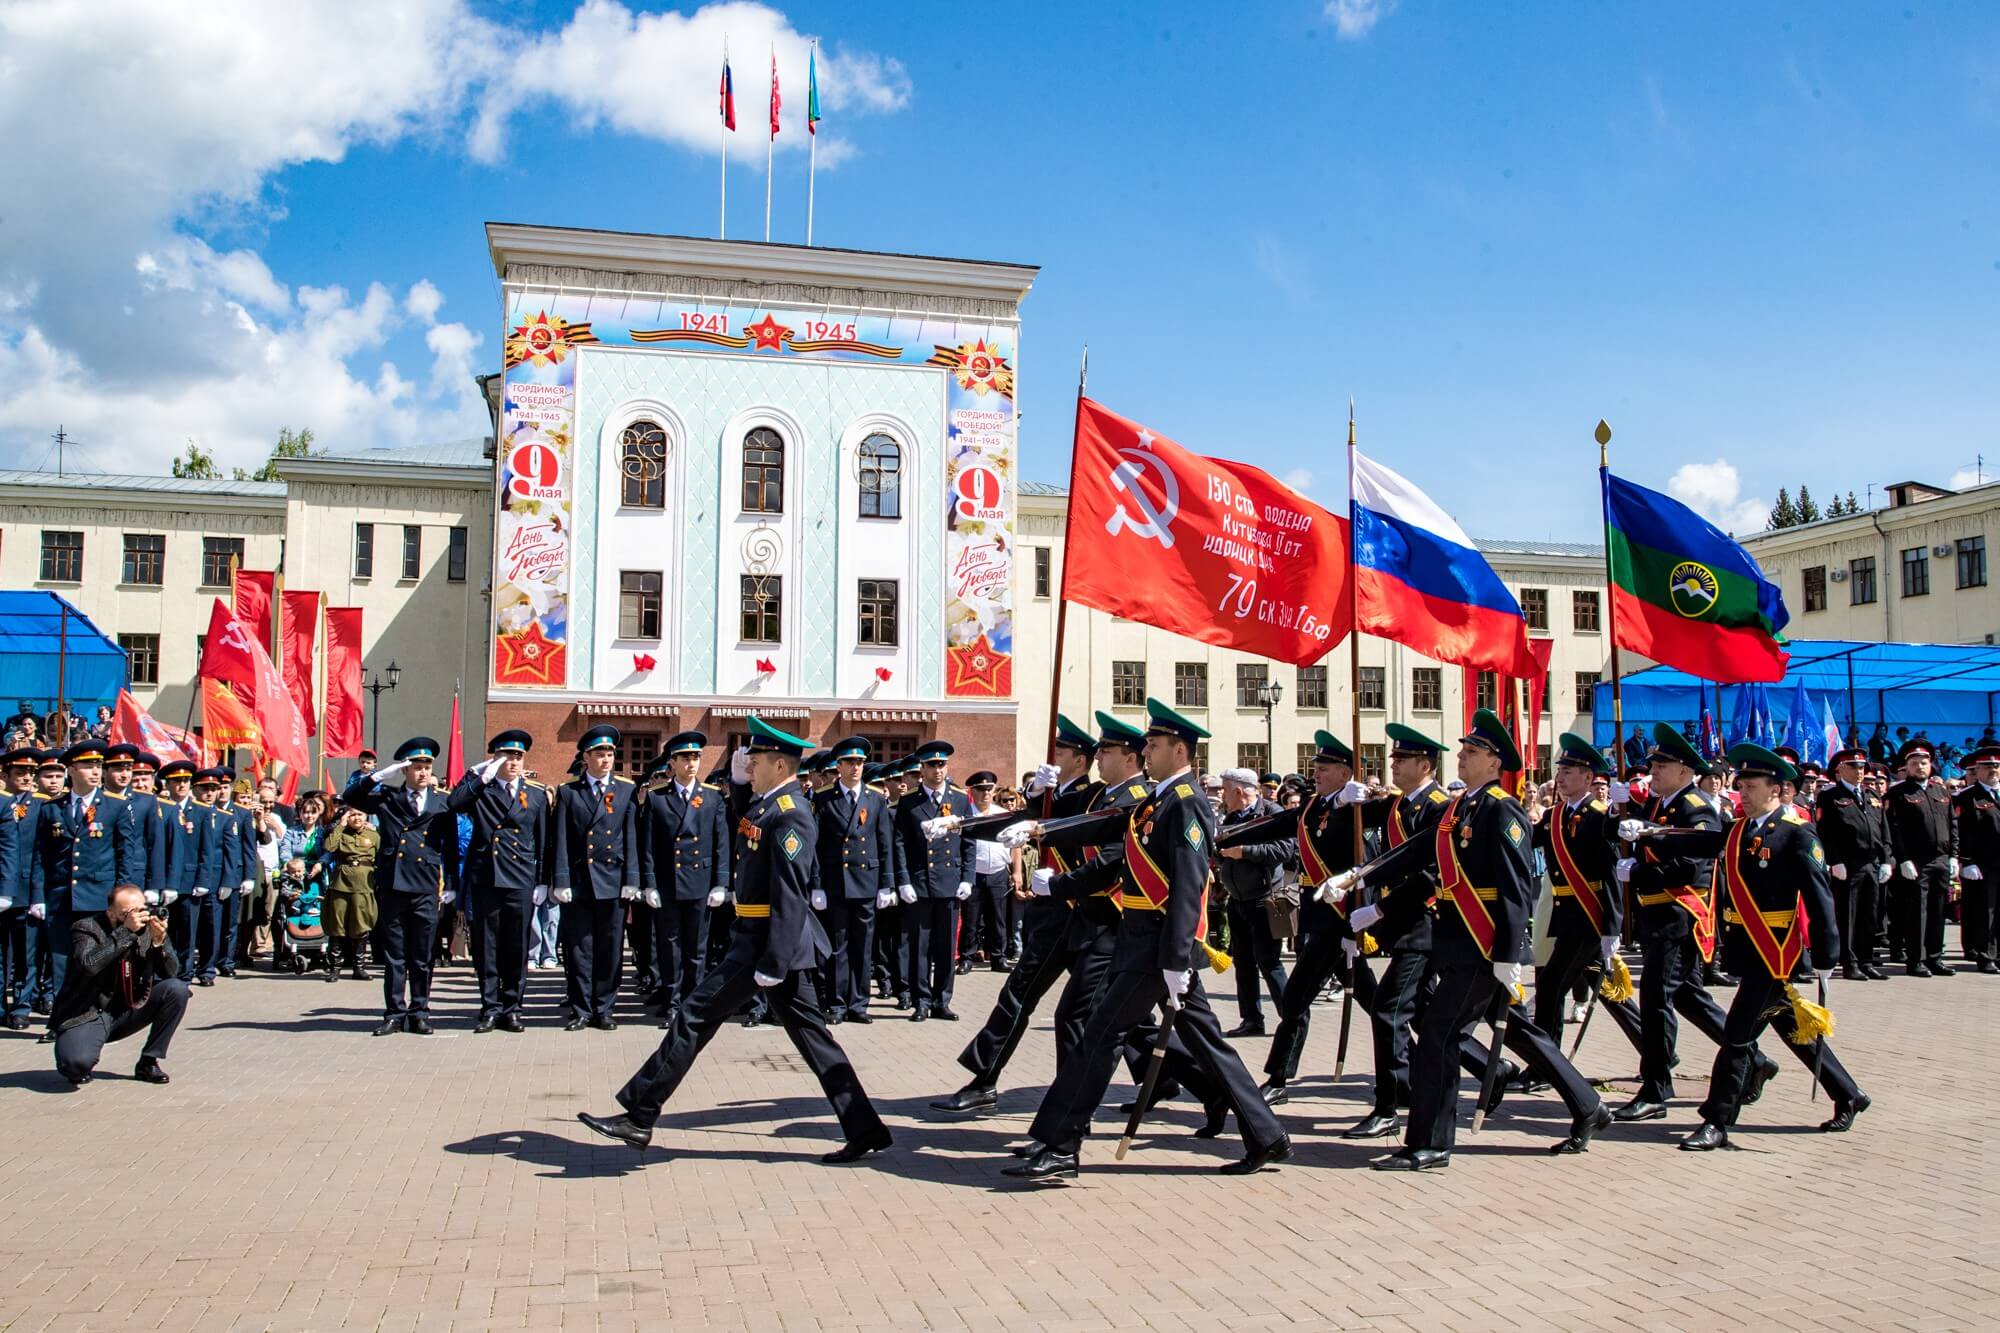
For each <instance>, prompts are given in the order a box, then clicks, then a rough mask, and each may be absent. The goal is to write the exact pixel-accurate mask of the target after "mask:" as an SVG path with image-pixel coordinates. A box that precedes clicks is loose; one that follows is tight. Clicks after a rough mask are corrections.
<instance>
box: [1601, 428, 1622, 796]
mask: <svg viewBox="0 0 2000 1333" xmlns="http://www.w3.org/2000/svg"><path fill="white" fill-rule="evenodd" d="M1610 446H1611V427H1610V425H1609V424H1607V423H1606V422H1604V421H1603V420H1601V419H1600V420H1599V421H1598V423H1597V488H1598V494H1599V496H1600V497H1601V502H1602V504H1603V507H1604V627H1605V629H1606V630H1608V631H1609V632H1610V638H1611V746H1612V751H1613V753H1615V754H1616V755H1617V756H1618V771H1619V772H1621V773H1622V772H1624V771H1625V768H1626V763H1625V699H1624V696H1623V694H1622V693H1621V692H1620V689H1619V683H1618V676H1619V671H1618V598H1617V596H1616V595H1615V594H1614V593H1613V591H1612V589H1613V587H1614V583H1615V580H1614V579H1613V578H1612V574H1611V455H1610Z"/></svg>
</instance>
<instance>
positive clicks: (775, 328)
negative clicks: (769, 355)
mask: <svg viewBox="0 0 2000 1333" xmlns="http://www.w3.org/2000/svg"><path fill="white" fill-rule="evenodd" d="M743 331H744V332H745V333H747V334H749V335H750V337H751V338H752V339H753V342H752V344H751V349H752V350H753V351H759V352H762V351H766V350H768V351H773V352H782V351H784V350H785V339H787V338H789V337H791V336H792V331H791V330H790V329H788V328H786V327H785V326H784V325H783V324H780V323H779V322H778V321H777V320H776V319H775V318H773V317H772V316H770V315H765V316H764V318H763V320H762V321H760V322H759V323H756V324H745V325H744V326H743Z"/></svg>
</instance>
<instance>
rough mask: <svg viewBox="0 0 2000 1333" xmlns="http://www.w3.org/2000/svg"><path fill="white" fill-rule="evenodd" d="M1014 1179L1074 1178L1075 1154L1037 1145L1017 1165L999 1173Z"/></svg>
mask: <svg viewBox="0 0 2000 1333" xmlns="http://www.w3.org/2000/svg"><path fill="white" fill-rule="evenodd" d="M1000 1174H1001V1175H1003V1176H1012V1177H1014V1178H1015V1179H1016V1180H1056V1179H1060V1178H1062V1177H1068V1178H1069V1179H1071V1180H1075V1179H1076V1154H1075V1153H1073V1152H1057V1151H1056V1150H1055V1149H1054V1148H1051V1147H1049V1146H1047V1145H1046V1144H1044V1145H1042V1146H1040V1147H1038V1148H1036V1149H1035V1151H1034V1152H1033V1153H1031V1154H1029V1156H1028V1160H1027V1161H1025V1162H1023V1163H1021V1164H1020V1165H1019V1166H1010V1167H1008V1168H1007V1169H1006V1170H1004V1171H1002V1172H1001V1173H1000Z"/></svg>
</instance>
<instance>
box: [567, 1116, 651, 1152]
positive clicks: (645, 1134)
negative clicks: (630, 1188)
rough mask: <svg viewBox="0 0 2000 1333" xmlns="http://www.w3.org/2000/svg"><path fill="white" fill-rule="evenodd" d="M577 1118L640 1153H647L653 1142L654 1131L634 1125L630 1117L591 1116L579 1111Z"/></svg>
mask: <svg viewBox="0 0 2000 1333" xmlns="http://www.w3.org/2000/svg"><path fill="white" fill-rule="evenodd" d="M576 1118H577V1119H578V1120H581V1121H582V1122H583V1123H584V1124H585V1125H587V1126H589V1127H590V1128H591V1129H593V1130H596V1131H597V1132H598V1133H599V1134H602V1135H603V1136H604V1137H605V1138H607V1139H616V1140H617V1141H618V1142H620V1143H622V1144H624V1145H626V1146H627V1147H629V1148H635V1149H637V1150H638V1151H640V1152H644V1151H646V1145H647V1144H649V1143H651V1142H652V1141H653V1131H652V1130H650V1129H647V1128H645V1127H644V1126H641V1125H635V1124H633V1123H632V1118H631V1117H630V1116H622V1115H591V1114H590V1113H589V1112H587V1111H578V1112H577V1113H576Z"/></svg>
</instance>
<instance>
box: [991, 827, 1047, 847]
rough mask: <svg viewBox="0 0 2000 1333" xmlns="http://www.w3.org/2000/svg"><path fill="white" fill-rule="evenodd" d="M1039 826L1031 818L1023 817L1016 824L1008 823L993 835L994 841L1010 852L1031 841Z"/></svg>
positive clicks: (1039, 829)
mask: <svg viewBox="0 0 2000 1333" xmlns="http://www.w3.org/2000/svg"><path fill="white" fill-rule="evenodd" d="M1041 827H1042V826H1041V825H1040V824H1038V823H1036V822H1035V821H1034V820H1032V819H1024V820H1022V821H1021V822H1020V823H1018V824H1009V825H1008V826H1007V827H1006V828H1003V829H1001V830H1000V832H999V833H997V834H995V835H994V841H995V842H998V843H999V844H1000V845H1001V846H1002V847H1005V848H1006V849H1007V850H1008V851H1010V852H1011V851H1013V850H1014V849H1015V848H1016V847H1026V846H1027V845H1028V844H1029V843H1030V842H1033V841H1034V838H1035V834H1037V833H1038V832H1040V831H1041Z"/></svg>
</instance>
